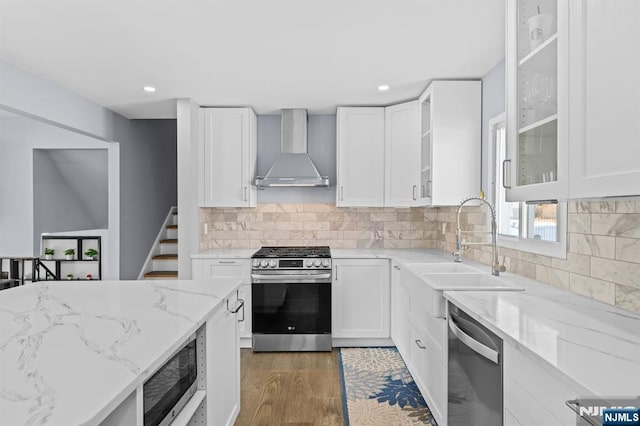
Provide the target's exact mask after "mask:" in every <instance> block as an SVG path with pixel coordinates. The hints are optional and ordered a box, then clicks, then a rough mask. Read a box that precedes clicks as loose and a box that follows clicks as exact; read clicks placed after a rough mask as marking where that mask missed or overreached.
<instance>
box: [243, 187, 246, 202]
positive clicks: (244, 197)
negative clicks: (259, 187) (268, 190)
mask: <svg viewBox="0 0 640 426" xmlns="http://www.w3.org/2000/svg"><path fill="white" fill-rule="evenodd" d="M242 201H247V187H246V186H245V187H244V188H243V189H242Z"/></svg>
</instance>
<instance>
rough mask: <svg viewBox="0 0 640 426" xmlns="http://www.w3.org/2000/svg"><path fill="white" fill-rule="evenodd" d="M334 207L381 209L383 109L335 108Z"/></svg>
mask: <svg viewBox="0 0 640 426" xmlns="http://www.w3.org/2000/svg"><path fill="white" fill-rule="evenodd" d="M337 180H338V185H337V190H336V205H337V206H338V207H381V206H383V205H384V108H374V107H370V108H356V107H339V108H338V116H337Z"/></svg>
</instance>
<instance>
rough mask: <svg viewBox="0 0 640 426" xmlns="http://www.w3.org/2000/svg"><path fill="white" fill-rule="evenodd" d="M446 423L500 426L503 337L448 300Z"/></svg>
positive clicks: (501, 418) (501, 421) (501, 417)
mask: <svg viewBox="0 0 640 426" xmlns="http://www.w3.org/2000/svg"><path fill="white" fill-rule="evenodd" d="M448 321H449V369H448V388H449V391H448V393H449V398H448V406H447V408H448V410H447V416H448V422H447V424H449V425H452V426H453V425H469V426H471V425H474V426H485V425H486V426H500V425H502V423H503V415H502V339H500V338H499V337H498V336H496V335H495V334H493V333H492V332H491V331H489V330H488V329H487V328H486V327H484V326H483V325H482V324H480V323H479V322H478V321H476V320H474V319H473V318H471V317H470V316H469V315H468V314H467V313H466V312H464V311H463V310H461V309H460V308H458V307H457V306H456V305H454V304H452V303H451V302H449V319H448Z"/></svg>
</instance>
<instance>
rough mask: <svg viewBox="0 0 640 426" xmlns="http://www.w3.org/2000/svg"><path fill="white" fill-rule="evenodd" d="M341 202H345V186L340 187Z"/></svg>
mask: <svg viewBox="0 0 640 426" xmlns="http://www.w3.org/2000/svg"><path fill="white" fill-rule="evenodd" d="M340 201H344V186H341V187H340Z"/></svg>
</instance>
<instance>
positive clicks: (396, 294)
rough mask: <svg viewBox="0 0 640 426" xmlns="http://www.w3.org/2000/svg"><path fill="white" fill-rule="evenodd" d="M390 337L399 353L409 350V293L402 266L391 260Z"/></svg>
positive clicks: (402, 353)
mask: <svg viewBox="0 0 640 426" xmlns="http://www.w3.org/2000/svg"><path fill="white" fill-rule="evenodd" d="M391 267H392V269H391V283H392V285H391V339H392V340H393V343H394V344H395V345H396V347H397V348H398V351H399V352H400V354H401V355H404V354H406V353H407V352H408V351H409V344H410V343H409V342H410V339H411V334H410V331H409V327H407V324H408V323H409V303H410V302H409V301H410V299H411V295H410V294H409V289H408V288H407V286H406V284H405V283H404V282H403V281H402V279H401V274H402V271H403V269H402V267H401V266H400V265H398V264H397V263H395V262H393V263H392V265H391Z"/></svg>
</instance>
